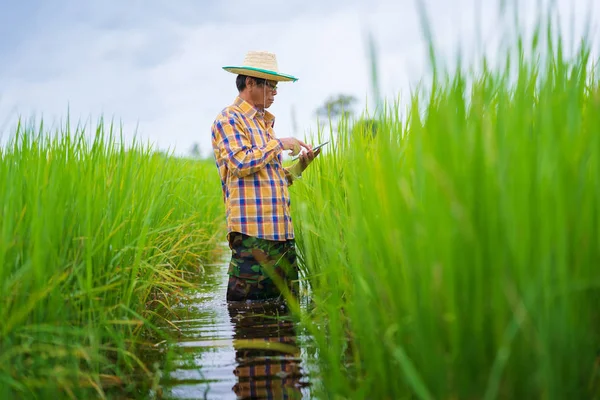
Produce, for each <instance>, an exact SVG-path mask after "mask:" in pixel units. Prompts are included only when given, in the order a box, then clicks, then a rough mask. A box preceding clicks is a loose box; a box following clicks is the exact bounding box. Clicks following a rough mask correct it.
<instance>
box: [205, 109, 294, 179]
mask: <svg viewBox="0 0 600 400" xmlns="http://www.w3.org/2000/svg"><path fill="white" fill-rule="evenodd" d="M213 135H214V137H215V139H216V142H217V146H218V148H219V152H220V153H221V156H222V157H224V158H225V160H226V162H227V167H228V168H229V170H230V171H231V173H232V174H233V175H234V176H236V177H238V178H242V177H244V176H247V175H250V174H253V173H255V172H257V171H258V170H260V169H261V168H263V167H264V166H265V165H267V164H268V163H269V162H271V160H272V159H273V158H275V156H277V155H278V154H279V153H280V152H281V151H283V150H284V146H283V143H282V142H281V140H279V139H273V140H270V141H268V142H267V144H266V145H265V146H262V147H252V142H251V141H250V138H249V137H248V136H247V134H246V132H245V129H244V125H243V124H242V122H241V121H240V120H239V118H237V117H236V116H235V115H230V116H229V118H228V119H225V118H220V119H218V120H217V121H216V122H215V124H214V125H213Z"/></svg>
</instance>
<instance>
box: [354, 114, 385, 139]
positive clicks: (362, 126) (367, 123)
mask: <svg viewBox="0 0 600 400" xmlns="http://www.w3.org/2000/svg"><path fill="white" fill-rule="evenodd" d="M378 130H379V122H378V121H376V120H375V119H372V118H361V119H359V120H358V121H356V123H355V124H354V126H353V127H352V136H357V135H362V136H364V137H368V138H374V137H375V136H377V131H378Z"/></svg>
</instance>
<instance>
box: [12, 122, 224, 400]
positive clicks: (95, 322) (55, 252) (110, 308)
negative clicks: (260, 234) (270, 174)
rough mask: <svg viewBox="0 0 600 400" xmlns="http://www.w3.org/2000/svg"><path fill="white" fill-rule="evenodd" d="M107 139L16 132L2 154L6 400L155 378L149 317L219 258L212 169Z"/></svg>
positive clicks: (96, 391)
mask: <svg viewBox="0 0 600 400" xmlns="http://www.w3.org/2000/svg"><path fill="white" fill-rule="evenodd" d="M107 131H108V132H105V126H104V124H102V123H100V124H99V125H98V126H97V128H96V130H95V132H92V135H89V134H88V132H85V131H83V130H78V131H76V132H70V131H69V127H68V126H67V127H66V129H65V130H64V131H62V132H57V133H56V134H51V133H49V132H46V131H45V130H44V128H43V125H40V128H39V131H38V132H36V131H35V130H34V128H33V127H31V126H29V127H24V126H19V127H18V129H17V132H16V134H15V137H14V139H13V140H12V141H11V143H9V144H8V146H6V147H5V148H3V149H2V150H1V151H0V185H1V186H2V188H3V191H2V192H1V194H0V206H1V207H0V220H1V221H2V224H1V226H0V304H2V306H1V307H0V321H1V322H0V395H2V396H1V397H2V398H15V397H16V398H35V397H36V396H39V397H42V398H46V397H49V396H57V395H58V396H59V397H62V396H63V395H64V396H67V395H68V396H70V397H73V398H82V397H87V396H90V395H93V396H94V397H97V396H104V395H105V389H106V388H107V387H110V386H111V385H118V386H121V387H123V386H125V385H127V384H128V381H127V379H126V377H127V376H128V375H129V374H130V373H132V372H133V371H137V372H141V373H142V375H141V376H143V378H142V379H145V380H148V381H150V379H149V378H150V372H151V371H150V370H149V369H148V368H149V367H148V366H145V365H143V364H142V363H141V362H140V361H139V359H138V358H137V356H136V354H137V353H138V350H139V349H140V346H142V345H143V344H144V343H145V342H147V341H150V339H151V336H149V333H150V331H149V329H150V328H151V326H152V321H153V319H154V318H155V313H154V311H153V310H154V309H156V306H158V305H160V304H162V305H163V306H168V302H169V300H168V297H166V296H165V295H166V294H168V293H169V292H172V291H173V290H175V289H176V288H177V286H178V285H181V284H182V282H181V278H180V276H181V274H180V272H181V271H183V270H185V269H189V268H194V269H196V270H198V269H199V268H201V266H202V264H203V263H204V262H207V261H210V260H211V259H213V258H214V255H213V254H211V252H210V250H211V248H212V246H213V244H214V243H215V234H216V233H217V232H218V231H220V229H221V225H222V224H221V220H222V216H221V213H222V210H221V207H222V200H221V193H220V186H219V181H218V177H217V176H216V175H215V171H214V165H213V164H212V163H204V162H197V161H186V160H179V159H176V158H173V157H169V156H165V155H160V154H156V153H153V152H152V151H151V149H149V148H144V147H142V146H140V145H137V144H134V145H133V146H132V147H131V148H125V147H124V146H122V145H119V144H117V142H116V138H115V137H114V134H113V127H112V126H110V127H108V129H107ZM157 334H159V333H157V332H154V333H153V335H157ZM147 344H152V342H149V343H147Z"/></svg>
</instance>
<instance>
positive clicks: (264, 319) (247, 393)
mask: <svg viewBox="0 0 600 400" xmlns="http://www.w3.org/2000/svg"><path fill="white" fill-rule="evenodd" d="M228 309H229V316H230V319H231V324H232V325H233V327H234V335H233V346H234V348H235V359H236V362H237V366H236V368H235V370H234V371H233V373H234V375H235V376H236V377H237V383H236V384H235V385H234V387H233V391H234V392H235V394H236V395H237V396H238V399H284V398H285V399H300V398H301V397H302V393H301V388H302V387H304V386H306V385H307V384H306V383H304V382H302V378H303V372H302V368H301V365H300V364H301V358H300V348H299V347H298V345H297V344H296V327H295V323H294V321H293V320H292V318H291V315H290V312H289V310H288V309H287V307H286V306H285V304H284V303H283V302H266V301H265V302H258V301H257V302H253V303H242V302H240V303H237V302H230V303H229V305H228Z"/></svg>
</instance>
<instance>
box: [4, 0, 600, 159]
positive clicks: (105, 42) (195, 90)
mask: <svg viewBox="0 0 600 400" xmlns="http://www.w3.org/2000/svg"><path fill="white" fill-rule="evenodd" d="M555 2H556V3H557V6H558V10H559V13H560V15H561V18H563V19H564V20H565V25H570V24H569V22H570V20H571V19H572V18H573V20H574V21H575V24H572V25H573V26H574V27H575V30H574V32H575V34H574V35H575V36H577V35H579V34H580V32H581V30H582V29H583V25H584V22H585V18H586V17H590V18H591V20H592V22H593V23H594V24H595V25H594V26H593V34H594V35H597V30H598V29H597V28H598V26H597V24H598V22H599V21H600V18H599V15H600V14H599V12H598V11H599V10H598V8H600V6H595V9H590V6H589V5H590V4H592V3H593V1H588V0H571V1H568V0H556V1H555ZM424 3H425V4H426V6H427V12H428V14H429V17H430V20H431V22H432V29H433V34H434V38H435V44H436V46H437V48H438V49H439V51H440V52H442V54H443V55H444V56H443V57H445V58H449V57H450V56H451V55H452V54H455V53H456V50H457V46H458V44H459V43H461V44H462V46H463V47H464V48H465V49H466V50H465V51H466V52H467V53H469V54H472V53H473V52H474V51H475V50H476V49H477V46H478V44H479V45H480V47H481V48H482V49H484V50H485V51H486V52H487V53H488V54H489V53H491V55H492V56H493V55H494V53H495V52H496V49H497V46H498V43H499V41H501V39H502V38H503V37H505V36H504V35H503V33H502V32H503V31H502V30H501V29H500V26H501V24H500V23H499V22H498V21H499V20H498V3H497V2H496V1H495V0H489V1H488V0H481V2H480V3H479V5H477V6H476V4H477V0H460V1H448V0H428V1H424ZM520 3H521V6H520V9H521V12H522V13H523V14H524V15H528V16H529V17H531V16H532V15H533V14H532V12H533V10H536V9H539V7H537V6H536V3H537V1H535V0H531V1H521V2H520ZM415 4H416V2H415V1H414V0H368V1H367V0H321V1H318V2H317V1H314V2H307V1H299V0H298V1H297V0H287V1H275V0H273V1H267V0H257V1H255V2H253V3H252V2H247V1H239V0H228V1H208V0H172V1H166V0H164V1H159V0H144V1H142V0H128V1H121V0H102V1H100V0H90V1H80V0H56V1H51V2H50V1H42V0H30V1H27V0H0V135H2V138H1V139H0V140H1V141H2V142H4V141H6V139H7V137H8V136H9V135H11V134H12V133H13V132H14V128H13V127H14V125H15V123H16V121H17V119H18V118H19V117H20V116H21V117H23V118H30V117H34V116H35V117H37V118H39V117H40V116H43V118H44V122H45V124H47V125H50V124H52V123H54V124H60V121H61V120H64V119H65V118H66V116H67V112H69V113H70V118H71V121H79V120H81V121H90V120H91V121H92V122H95V121H96V120H97V119H98V117H100V116H104V118H105V119H112V118H114V119H115V120H117V121H120V122H122V123H123V125H124V134H125V137H126V138H128V139H129V140H130V139H131V138H132V137H133V135H134V133H135V134H137V137H138V138H139V139H141V140H143V141H145V142H146V141H149V142H151V143H152V144H153V145H154V146H155V148H157V149H161V150H165V149H171V150H174V151H175V153H176V154H186V153H188V152H189V150H190V148H191V146H192V144H193V143H194V142H197V143H199V144H200V146H201V150H202V153H203V155H209V154H210V127H211V124H212V122H213V120H214V118H215V116H216V115H217V114H218V113H219V111H220V110H221V109H222V108H223V107H225V106H226V105H228V104H230V103H231V102H232V101H233V99H234V98H235V96H236V94H237V90H236V89H235V75H233V74H230V73H228V72H225V71H224V70H223V69H222V68H221V67H222V66H224V65H234V64H240V63H241V62H242V60H243V58H244V55H245V53H246V52H247V51H248V50H267V51H271V52H274V53H275V54H276V55H277V59H278V63H279V68H280V70H281V71H282V72H284V73H288V74H291V75H294V76H296V77H298V78H299V80H298V81H297V82H295V83H281V84H280V85H279V87H280V90H279V93H278V95H277V97H276V101H275V104H274V105H273V106H272V107H271V109H270V111H271V112H273V113H274V114H275V115H276V117H277V124H276V133H277V135H278V136H279V137H285V136H291V135H296V136H297V137H300V138H302V137H303V136H304V135H305V134H308V133H309V132H311V131H314V129H315V126H316V123H315V120H316V119H315V110H316V109H317V108H318V107H319V106H320V105H321V104H323V102H324V101H325V100H326V99H327V98H328V97H329V96H331V95H335V94H338V93H344V94H351V95H354V96H356V97H357V98H358V99H359V100H360V103H359V105H358V107H357V108H356V109H357V111H361V110H362V109H363V108H364V107H365V105H367V99H371V98H372V97H373V92H372V90H371V89H372V88H371V86H370V70H369V65H370V61H369V58H368V48H367V34H368V33H371V34H372V35H373V37H374V39H375V44H376V49H377V54H378V58H377V59H378V76H379V80H380V85H381V87H382V94H383V95H384V96H385V97H387V98H388V99H394V98H397V97H398V96H400V95H402V96H403V97H404V98H406V97H407V96H408V94H409V93H408V91H409V89H410V87H411V85H414V84H415V83H416V82H417V81H419V80H420V79H422V78H423V77H424V76H426V74H427V71H428V68H427V62H426V52H425V51H424V50H425V45H424V42H423V39H422V37H423V35H422V30H421V25H420V23H419V14H418V13H417V8H416V6H415ZM529 19H531V18H529ZM476 22H479V25H480V28H479V29H478V28H477V24H476ZM528 23H530V22H528ZM566 32H567V34H570V30H569V29H566ZM372 105H373V103H371V105H370V106H371V107H372ZM294 115H295V117H294ZM294 121H295V122H294Z"/></svg>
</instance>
